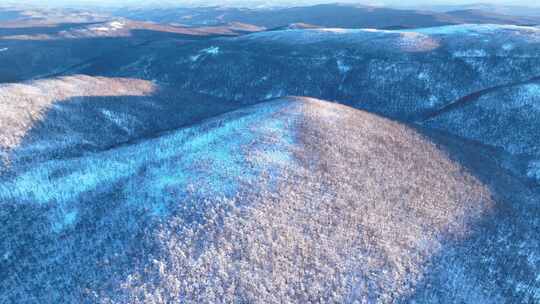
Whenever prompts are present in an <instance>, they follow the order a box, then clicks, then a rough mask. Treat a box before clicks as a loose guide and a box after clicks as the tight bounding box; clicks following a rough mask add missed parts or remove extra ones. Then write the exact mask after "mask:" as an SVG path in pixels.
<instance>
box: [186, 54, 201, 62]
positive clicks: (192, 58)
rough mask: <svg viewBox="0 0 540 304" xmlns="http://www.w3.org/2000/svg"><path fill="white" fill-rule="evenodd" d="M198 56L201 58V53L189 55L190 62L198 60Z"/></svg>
mask: <svg viewBox="0 0 540 304" xmlns="http://www.w3.org/2000/svg"><path fill="white" fill-rule="evenodd" d="M199 58H201V55H200V54H199V55H193V56H191V57H189V59H190V60H191V61H192V62H195V61H197V60H199Z"/></svg>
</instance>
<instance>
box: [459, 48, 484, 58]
mask: <svg viewBox="0 0 540 304" xmlns="http://www.w3.org/2000/svg"><path fill="white" fill-rule="evenodd" d="M487 55H488V54H487V52H486V51H485V50H482V49H471V50H460V51H456V52H454V57H456V58H460V57H475V58H482V57H487Z"/></svg>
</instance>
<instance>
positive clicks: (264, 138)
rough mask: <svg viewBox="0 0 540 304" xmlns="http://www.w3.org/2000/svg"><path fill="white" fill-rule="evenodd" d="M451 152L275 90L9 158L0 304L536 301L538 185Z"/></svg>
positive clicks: (419, 135) (417, 133)
mask: <svg viewBox="0 0 540 304" xmlns="http://www.w3.org/2000/svg"><path fill="white" fill-rule="evenodd" d="M462 145H463V142H461V141H460V140H459V139H451V140H449V139H447V138H446V137H442V138H441V137H438V135H436V134H431V135H430V133H429V132H427V133H426V132H424V131H422V130H415V129H413V128H411V127H408V126H406V125H403V124H400V123H396V122H392V121H390V120H387V119H384V118H381V117H378V116H375V115H372V114H368V113H366V112H362V111H359V110H355V109H352V108H349V107H346V106H341V105H337V104H335V103H328V102H323V101H319V100H313V99H309V98H286V99H280V100H276V101H272V102H267V103H262V104H259V105H256V106H251V107H246V108H243V109H240V110H236V111H233V112H230V113H227V114H224V115H221V116H218V117H216V118H212V119H209V120H206V121H204V122H201V123H199V124H196V125H193V126H191V127H187V128H182V129H178V130H177V131H171V132H169V133H166V134H162V135H161V136H159V137H156V138H153V139H148V140H143V141H140V142H136V143H131V144H127V145H125V146H120V147H115V148H112V149H107V150H103V151H95V152H89V153H87V154H85V155H81V156H79V157H74V158H60V159H55V160H48V161H43V162H41V163H39V164H35V165H34V166H31V167H27V168H19V169H18V170H16V171H15V172H11V173H10V174H4V175H2V176H1V179H2V180H1V181H2V182H1V183H0V198H1V199H0V201H1V202H2V203H1V204H2V206H1V208H0V210H1V211H0V219H1V220H2V223H4V224H3V225H1V226H0V235H1V236H2V239H1V241H0V244H2V248H4V251H3V255H2V257H1V258H2V264H0V270H1V271H2V273H3V274H4V279H3V280H2V281H0V291H1V292H0V300H1V301H4V302H5V301H7V302H9V301H12V300H15V299H16V300H19V301H26V300H28V301H33V300H34V299H35V300H38V301H41V302H42V301H45V302H47V301H49V302H57V301H60V300H61V301H68V302H80V301H83V299H84V300H89V301H92V302H104V303H107V302H109V301H111V302H117V303H137V302H141V303H148V302H152V301H154V302H158V303H170V302H177V301H188V302H197V303H216V302H235V301H246V302H261V303H262V302H264V303H268V302H309V301H323V302H334V301H337V302H352V301H353V300H358V301H376V302H380V303H395V302H398V301H404V302H406V301H409V300H411V299H417V300H419V301H420V302H422V303H428V302H429V301H430V300H433V299H437V300H438V301H440V302H452V301H460V300H462V299H475V301H476V300H477V302H489V301H490V300H493V299H495V301H503V302H504V301H506V300H510V299H511V300H514V299H521V300H523V301H529V302H530V301H533V302H534V301H535V300H537V299H538V298H537V296H538V295H537V293H535V289H534V288H535V287H534V286H535V284H536V283H535V281H534V277H533V276H534V274H535V273H538V271H539V269H538V263H537V255H536V253H537V252H538V249H539V244H538V239H537V238H536V237H535V235H536V234H535V232H536V231H537V230H538V229H539V228H540V227H539V223H538V219H539V217H538V212H539V210H538V208H537V207H536V205H535V204H534V200H533V198H534V195H535V194H534V193H533V192H532V191H533V190H531V189H530V188H528V187H527V186H526V185H523V184H521V182H520V181H519V180H518V179H514V178H513V177H512V176H511V175H509V174H508V173H506V172H505V171H502V170H501V169H500V168H499V167H498V164H497V163H496V161H494V160H495V159H497V155H496V154H492V152H489V150H483V149H482V148H480V147H474V146H469V147H468V148H465V149H463V148H462ZM478 160H480V161H481V162H478ZM510 188H511V189H513V191H512V193H508V192H507V191H506V190H507V189H510ZM261 286H264V288H261Z"/></svg>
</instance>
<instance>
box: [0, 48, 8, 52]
mask: <svg viewBox="0 0 540 304" xmlns="http://www.w3.org/2000/svg"><path fill="white" fill-rule="evenodd" d="M7 50H9V49H8V48H1V49H0V52H5V51H7Z"/></svg>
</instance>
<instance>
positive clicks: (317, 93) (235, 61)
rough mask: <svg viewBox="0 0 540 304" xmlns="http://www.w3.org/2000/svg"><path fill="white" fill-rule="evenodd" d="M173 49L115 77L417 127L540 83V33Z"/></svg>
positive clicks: (494, 29) (265, 39) (275, 34)
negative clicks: (464, 104)
mask: <svg viewBox="0 0 540 304" xmlns="http://www.w3.org/2000/svg"><path fill="white" fill-rule="evenodd" d="M172 47H173V45H167V44H162V45H160V46H157V45H154V47H153V48H151V49H150V48H143V49H140V50H138V51H137V52H132V53H130V54H129V55H126V56H125V57H124V58H123V60H124V61H123V63H122V64H121V66H123V67H124V68H122V69H119V70H117V71H115V72H113V73H111V75H113V76H125V77H127V75H131V76H133V75H137V77H141V78H152V79H156V80H158V81H163V82H166V83H169V84H174V85H177V86H181V87H182V88H184V89H187V90H191V91H196V92H201V93H205V94H209V95H213V96H216V97H220V98H224V99H231V100H236V101H241V102H245V103H249V102H252V101H254V100H261V99H265V98H268V99H271V98H276V97H280V96H287V95H301V96H312V97H317V98H323V99H328V100H336V101H340V102H343V103H347V104H350V105H353V106H355V107H357V108H360V109H365V110H369V111H370V112H375V113H379V114H383V115H385V116H389V117H393V118H397V119H400V120H408V121H411V120H417V119H421V118H423V116H424V115H426V114H429V113H431V112H432V111H433V110H434V109H438V108H441V107H444V106H446V105H448V104H450V103H452V102H453V101H455V100H458V99H459V98H461V97H463V96H466V95H468V94H472V93H474V92H477V91H480V90H483V89H487V88H490V87H494V86H498V85H504V84H508V83H515V82H520V81H526V80H529V79H531V78H533V77H537V76H539V75H540V68H539V67H540V58H539V57H538V55H537V54H538V51H539V48H540V30H539V29H538V28H535V27H516V26H498V25H461V26H450V27H441V28H430V29H422V30H410V31H380V30H344V29H306V30H284V31H268V32H262V33H255V34H251V35H245V36H242V37H238V38H232V39H228V38H225V39H217V40H210V41H202V42H200V43H195V44H188V45H183V46H180V47H178V45H174V49H173V48H172ZM208 49H212V50H215V51H214V52H212V53H207V52H205V50H208ZM141 66H144V69H141ZM142 71H144V73H143V72H142ZM83 72H87V73H92V72H93V70H92V67H89V68H87V69H85V70H83ZM217 84H219V85H217Z"/></svg>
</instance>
